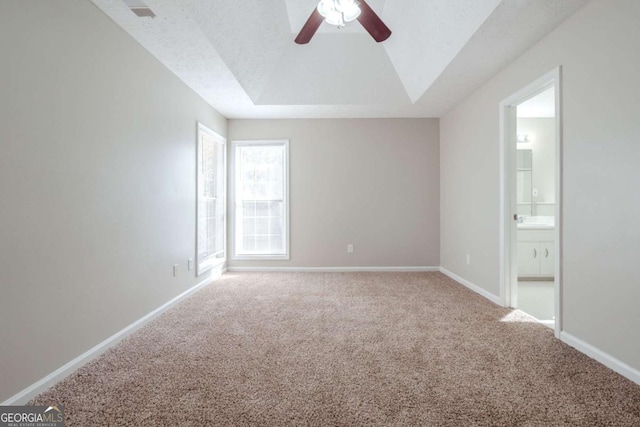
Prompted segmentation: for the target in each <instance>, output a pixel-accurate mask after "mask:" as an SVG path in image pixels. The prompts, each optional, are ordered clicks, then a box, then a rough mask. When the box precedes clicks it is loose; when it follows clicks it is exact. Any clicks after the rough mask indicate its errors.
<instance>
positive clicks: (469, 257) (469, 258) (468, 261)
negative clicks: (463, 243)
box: [467, 254, 471, 265]
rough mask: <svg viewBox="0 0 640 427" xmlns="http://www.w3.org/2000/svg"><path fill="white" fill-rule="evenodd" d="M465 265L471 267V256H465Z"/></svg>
mask: <svg viewBox="0 0 640 427" xmlns="http://www.w3.org/2000/svg"><path fill="white" fill-rule="evenodd" d="M467 265H471V255H469V254H467Z"/></svg>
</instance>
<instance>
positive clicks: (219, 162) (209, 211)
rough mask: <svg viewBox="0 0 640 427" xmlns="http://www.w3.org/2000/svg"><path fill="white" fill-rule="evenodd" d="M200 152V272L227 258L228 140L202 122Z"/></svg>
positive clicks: (197, 226) (199, 133) (198, 258)
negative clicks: (226, 151)
mask: <svg viewBox="0 0 640 427" xmlns="http://www.w3.org/2000/svg"><path fill="white" fill-rule="evenodd" d="M197 139H198V150H197V152H198V154H197V167H196V168H197V175H198V177H197V183H196V187H197V218H196V246H197V251H196V253H197V263H196V265H197V270H196V274H197V275H200V274H202V273H204V272H205V271H208V270H211V269H212V268H213V267H215V266H218V265H220V264H222V263H224V261H225V258H226V257H225V246H226V238H225V228H226V226H225V219H226V213H225V211H226V200H225V194H226V183H225V175H226V174H225V142H226V140H225V139H224V138H223V137H222V136H220V135H218V134H217V133H216V132H214V131H212V130H211V129H209V128H207V127H206V126H204V125H202V124H200V123H198V138H197Z"/></svg>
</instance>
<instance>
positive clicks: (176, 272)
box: [173, 264, 178, 277]
mask: <svg viewBox="0 0 640 427" xmlns="http://www.w3.org/2000/svg"><path fill="white" fill-rule="evenodd" d="M177 275H178V264H176V265H174V266H173V277H176V276H177Z"/></svg>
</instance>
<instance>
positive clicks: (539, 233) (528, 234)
mask: <svg viewBox="0 0 640 427" xmlns="http://www.w3.org/2000/svg"><path fill="white" fill-rule="evenodd" d="M555 234H556V230H518V242H553V241H554V240H555Z"/></svg>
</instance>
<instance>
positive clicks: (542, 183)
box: [517, 118, 556, 202]
mask: <svg viewBox="0 0 640 427" xmlns="http://www.w3.org/2000/svg"><path fill="white" fill-rule="evenodd" d="M555 123H556V122H555V119H554V118H519V119H518V124H517V127H518V134H526V135H529V138H530V142H528V143H519V144H518V149H530V150H532V153H533V173H532V175H533V188H536V189H537V190H538V197H534V198H533V201H534V202H555V192H556V187H555V185H556V184H555V182H556V180H555V168H556V163H555V162H556V160H555V159H556V153H555V150H556V146H555V138H556V125H555Z"/></svg>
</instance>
